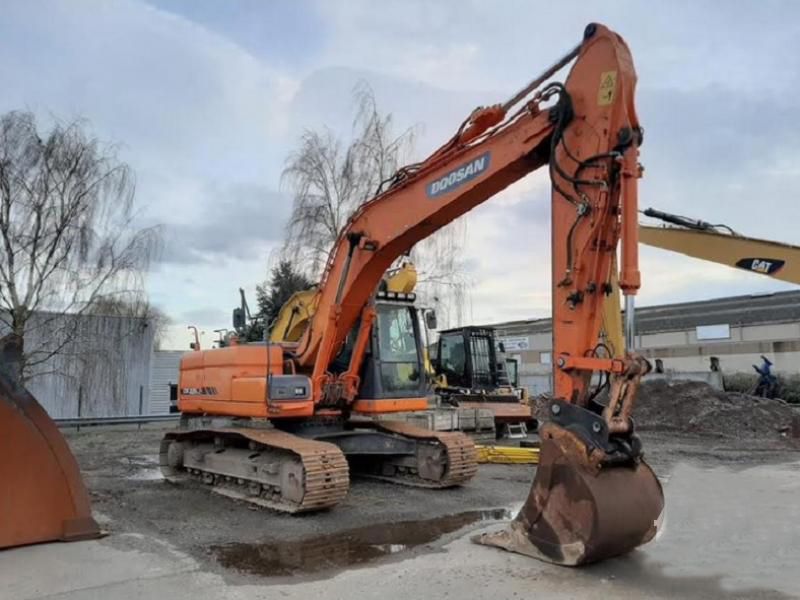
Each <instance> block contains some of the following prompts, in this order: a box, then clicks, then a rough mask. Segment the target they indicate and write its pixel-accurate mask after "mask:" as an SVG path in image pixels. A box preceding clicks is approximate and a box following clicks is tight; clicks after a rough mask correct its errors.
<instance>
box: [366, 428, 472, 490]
mask: <svg viewBox="0 0 800 600" xmlns="http://www.w3.org/2000/svg"><path fill="white" fill-rule="evenodd" d="M358 426H359V427H369V428H372V429H376V430H378V431H382V432H385V433H391V434H395V435H401V436H403V437H406V438H411V439H414V440H416V441H417V443H418V444H420V445H421V446H422V447H426V450H427V451H423V452H418V457H417V461H416V464H415V465H409V464H407V463H406V464H399V465H391V466H394V473H393V474H390V475H386V474H384V473H379V472H375V471H374V470H367V471H363V472H362V471H359V472H358V475H360V476H364V477H369V478H371V479H379V480H382V481H390V482H392V483H397V484H400V485H408V486H412V487H424V488H436V489H441V488H448V487H455V486H458V485H462V484H463V483H466V482H467V481H469V480H470V479H472V478H473V477H474V476H475V473H477V472H478V452H477V449H476V448H475V444H474V442H473V441H472V439H471V438H470V437H469V436H467V435H465V434H463V433H461V432H454V431H431V430H429V429H423V428H422V427H416V426H414V425H410V424H408V423H404V422H401V421H372V422H369V423H359V425H358ZM385 470H386V469H385V468H384V469H382V471H384V472H385ZM390 470H392V469H390Z"/></svg>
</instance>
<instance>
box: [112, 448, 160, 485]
mask: <svg viewBox="0 0 800 600" xmlns="http://www.w3.org/2000/svg"><path fill="white" fill-rule="evenodd" d="M119 460H120V462H121V463H123V464H124V465H126V466H128V467H137V469H136V470H135V471H134V472H133V473H131V474H130V475H126V477H125V479H133V480H135V481H157V480H159V479H164V476H163V475H162V474H161V468H160V467H159V466H158V455H157V454H142V455H140V456H125V457H122V458H120V459H119Z"/></svg>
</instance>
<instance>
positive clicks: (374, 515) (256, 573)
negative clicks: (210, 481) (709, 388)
mask: <svg viewBox="0 0 800 600" xmlns="http://www.w3.org/2000/svg"><path fill="white" fill-rule="evenodd" d="M162 432H163V428H162V427H143V428H142V429H141V430H139V429H137V428H136V427H118V428H90V429H86V428H84V429H82V430H81V431H80V432H76V431H67V432H66V433H67V438H68V440H69V443H70V445H71V446H72V448H73V450H74V452H75V453H76V456H77V458H78V461H79V463H80V465H81V469H82V471H83V473H84V477H85V479H86V482H87V484H88V486H89V489H90V492H91V496H92V500H93V503H94V510H95V513H96V514H97V516H98V520H100V521H101V524H102V526H103V527H104V528H105V529H107V530H108V531H109V532H110V533H111V534H114V533H132V534H141V535H143V536H144V537H142V540H148V539H158V540H163V541H166V542H168V543H169V544H171V545H172V546H173V547H174V548H175V549H177V550H179V551H182V552H185V553H187V554H189V555H191V556H192V557H193V558H195V559H196V560H198V561H199V562H200V563H201V564H202V566H203V569H204V570H207V571H210V572H216V573H218V574H220V575H222V576H223V577H224V578H225V579H226V580H228V581H230V582H232V583H245V582H248V581H255V580H258V579H261V578H263V576H270V577H277V578H278V580H281V579H285V578H289V579H291V580H294V581H296V580H298V579H303V580H307V579H315V578H318V577H321V576H324V575H325V574H330V573H332V572H336V571H340V570H342V569H344V568H347V567H351V566H360V565H363V564H366V563H375V562H381V561H384V562H385V561H391V560H400V559H406V558H408V557H410V556H413V555H414V554H422V553H427V552H436V551H438V549H440V548H441V547H442V546H443V545H444V544H446V543H447V542H448V541H451V540H452V539H454V538H456V537H458V536H463V535H464V532H465V531H468V530H469V529H471V528H477V527H479V526H481V525H486V523H487V522H489V521H493V520H503V519H507V518H509V516H510V515H511V512H512V511H513V510H514V509H515V508H518V507H519V506H520V505H521V503H522V501H523V500H524V498H525V497H526V495H527V493H528V489H529V486H530V482H531V480H532V478H533V475H534V472H535V471H534V468H533V467H531V466H517V465H481V467H480V469H479V472H478V475H477V476H476V478H475V479H474V480H473V481H471V482H470V483H469V484H468V485H466V486H464V487H461V488H457V489H453V490H440V491H431V490H421V489H414V488H407V487H401V486H396V485H392V484H388V483H380V482H373V481H366V480H356V481H353V482H351V488H350V493H349V495H348V496H347V498H346V499H345V500H344V502H343V503H341V504H340V505H338V506H337V507H336V508H335V509H333V510H329V511H325V512H322V513H317V514H310V515H301V516H289V515H281V514H277V513H274V512H271V511H268V510H264V509H254V508H251V507H250V506H247V505H245V504H242V503H237V502H234V501H232V500H230V499H227V498H224V497H221V496H219V495H216V494H212V493H211V492H210V491H209V490H208V488H205V487H203V486H202V485H201V484H199V483H195V482H187V483H182V484H170V483H168V482H165V481H163V480H162V479H161V478H160V476H159V473H158V467H157V452H158V444H159V439H160V438H161V435H162ZM642 438H643V440H644V443H645V448H646V453H647V454H646V455H647V459H648V462H649V463H650V464H651V465H652V466H653V468H654V469H655V471H656V473H657V474H658V475H659V477H660V478H662V480H664V481H667V480H668V479H669V476H670V473H671V471H672V468H673V467H674V466H675V465H677V464H679V463H690V464H695V465H698V466H702V467H704V468H707V467H715V466H725V467H728V468H734V469H737V468H746V467H750V466H754V465H763V464H778V463H788V462H793V461H796V460H797V457H798V451H797V448H798V447H797V445H795V444H794V443H793V442H792V441H791V440H789V439H786V438H774V437H771V438H770V439H767V440H753V439H750V440H744V439H737V438H733V439H731V438H720V437H709V436H698V435H686V434H675V433H669V432H659V431H650V432H648V431H645V432H642ZM107 539H108V540H109V542H110V543H112V544H114V543H122V544H124V543H125V542H124V540H125V539H126V538H125V536H118V537H116V538H115V536H113V535H112V536H111V537H109V538H107ZM115 539H118V540H120V541H119V542H115V541H114V540H115ZM276 581H277V580H276Z"/></svg>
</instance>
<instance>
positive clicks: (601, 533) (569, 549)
mask: <svg viewBox="0 0 800 600" xmlns="http://www.w3.org/2000/svg"><path fill="white" fill-rule="evenodd" d="M663 509H664V496H663V492H662V490H661V484H660V483H659V481H658V478H657V477H656V476H655V474H654V473H653V471H652V469H651V468H650V467H649V466H648V465H647V464H646V463H645V462H644V461H642V460H639V461H636V462H633V463H631V464H627V465H617V466H611V467H607V468H600V469H592V468H589V467H588V465H586V464H580V463H576V461H575V460H574V459H571V458H569V457H568V456H567V454H565V452H564V451H563V450H562V447H559V446H558V445H556V444H555V443H554V442H552V441H550V440H544V441H543V442H542V447H541V453H540V461H539V467H538V469H537V471H536V477H535V478H534V480H533V485H532V486H531V491H530V493H529V494H528V498H527V500H526V501H525V504H524V506H523V507H522V510H520V512H519V514H518V515H517V516H516V518H515V519H514V520H513V521H512V522H511V524H510V525H509V526H508V527H507V528H506V529H504V530H502V531H498V532H492V533H485V534H483V535H480V536H478V537H477V538H475V539H474V541H475V542H477V543H479V544H484V545H488V546H496V547H498V548H502V549H504V550H508V551H510V552H517V553H520V554H525V555H527V556H532V557H534V558H538V559H541V560H545V561H548V562H552V563H556V564H559V565H567V566H577V565H582V564H587V563H592V562H597V561H600V560H603V559H606V558H611V557H613V556H619V555H622V554H626V553H627V552H630V551H631V550H633V549H634V548H636V547H638V546H641V545H642V544H645V543H647V542H649V541H650V540H651V539H652V538H653V537H654V536H655V534H656V531H657V528H658V524H659V522H660V520H661V515H662V512H663Z"/></svg>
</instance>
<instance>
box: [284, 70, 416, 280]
mask: <svg viewBox="0 0 800 600" xmlns="http://www.w3.org/2000/svg"><path fill="white" fill-rule="evenodd" d="M354 97H355V104H356V116H355V119H354V120H353V134H352V138H351V140H350V142H349V143H344V142H343V141H342V140H341V139H339V138H337V137H336V135H335V134H334V133H333V132H332V131H331V130H330V129H328V128H325V129H323V130H322V131H313V130H306V131H305V132H304V133H303V134H302V136H301V138H300V147H299V148H298V150H297V151H296V152H294V153H292V154H291V155H290V156H289V159H288V161H287V165H286V168H285V169H284V171H283V180H284V183H286V184H288V187H289V189H290V190H291V192H292V195H293V205H292V213H291V216H290V219H289V227H288V233H287V237H286V241H285V244H284V248H283V255H284V257H287V258H288V257H291V258H292V262H293V263H295V265H296V266H298V267H300V268H302V269H303V270H305V271H306V272H307V273H308V275H309V276H310V277H311V278H312V279H314V278H317V277H318V276H319V275H320V273H321V271H322V268H323V267H324V266H325V260H326V258H327V256H328V253H329V252H330V250H331V247H332V246H333V244H334V242H335V241H336V238H337V237H338V235H339V232H340V231H341V230H342V228H343V227H344V226H345V224H346V223H347V220H348V219H349V218H350V215H352V214H353V212H354V211H355V210H356V209H357V208H358V207H359V206H360V205H361V204H362V203H364V202H366V201H367V200H369V198H371V197H372V196H373V195H375V192H376V191H377V190H378V187H379V185H380V184H381V182H383V181H385V180H387V179H389V178H390V177H391V176H392V175H393V174H394V172H395V171H396V170H397V168H398V167H399V166H400V164H401V162H402V161H404V160H405V159H406V158H407V157H408V154H409V153H410V151H411V148H412V146H413V143H414V132H413V130H412V129H407V130H405V131H404V132H403V133H401V134H400V135H399V136H397V137H394V136H393V134H392V125H393V124H392V116H391V115H382V114H380V113H379V112H378V108H377V105H376V103H375V96H374V94H373V92H372V89H371V88H370V87H369V86H368V85H366V84H365V83H363V82H362V83H359V84H358V85H357V86H356V88H355V90H354Z"/></svg>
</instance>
